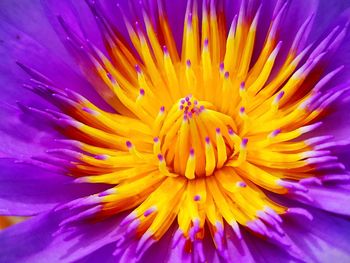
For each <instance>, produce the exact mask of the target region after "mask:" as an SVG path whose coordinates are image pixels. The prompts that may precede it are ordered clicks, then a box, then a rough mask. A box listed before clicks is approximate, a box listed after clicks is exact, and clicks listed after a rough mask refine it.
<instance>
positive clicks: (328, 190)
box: [298, 185, 350, 215]
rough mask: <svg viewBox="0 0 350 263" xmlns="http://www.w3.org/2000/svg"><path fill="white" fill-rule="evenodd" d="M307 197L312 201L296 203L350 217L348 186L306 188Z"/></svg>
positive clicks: (349, 191) (302, 200)
mask: <svg viewBox="0 0 350 263" xmlns="http://www.w3.org/2000/svg"><path fill="white" fill-rule="evenodd" d="M307 194H308V196H310V197H311V198H312V199H313V201H307V200H305V199H300V200H298V201H300V202H303V203H306V204H308V205H310V206H313V207H317V208H320V209H323V210H326V211H329V212H333V213H337V214H341V215H350V207H349V205H348V204H349V202H350V186H349V185H330V186H326V185H323V186H314V185H312V186H308V193H307Z"/></svg>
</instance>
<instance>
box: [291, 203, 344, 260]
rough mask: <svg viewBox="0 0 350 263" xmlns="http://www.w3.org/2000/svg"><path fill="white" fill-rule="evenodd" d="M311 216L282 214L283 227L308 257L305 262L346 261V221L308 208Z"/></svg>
mask: <svg viewBox="0 0 350 263" xmlns="http://www.w3.org/2000/svg"><path fill="white" fill-rule="evenodd" d="M308 210H309V212H311V214H312V215H313V218H314V219H313V220H312V221H310V222H309V223H307V224H305V221H304V219H303V218H301V217H300V218H299V217H298V218H295V217H294V216H293V217H290V218H287V217H286V218H285V220H284V229H285V230H286V232H287V234H288V235H289V236H290V238H291V239H292V240H293V241H294V242H295V244H296V245H297V246H298V248H299V249H301V250H302V251H303V252H304V255H306V256H307V257H308V258H307V259H305V260H306V261H307V262H309V261H312V262H332V261H334V262H347V261H348V259H349V257H350V249H349V246H348V244H349V236H350V221H349V220H348V219H346V218H343V217H340V216H337V215H332V214H330V213H328V212H323V211H321V210H318V209H309V208H308Z"/></svg>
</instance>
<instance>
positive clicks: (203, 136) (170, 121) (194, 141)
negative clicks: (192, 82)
mask: <svg viewBox="0 0 350 263" xmlns="http://www.w3.org/2000/svg"><path fill="white" fill-rule="evenodd" d="M158 126H161V127H159V132H158V137H157V138H156V139H155V148H158V149H159V152H157V151H156V154H157V155H158V158H159V159H160V160H161V161H163V157H164V159H165V162H166V166H167V168H168V169H169V171H171V172H172V173H175V174H178V175H182V176H185V177H186V178H188V179H194V178H195V177H202V176H209V175H211V174H213V172H214V170H215V169H220V168H222V167H223V166H224V165H225V163H226V161H228V160H229V159H234V158H236V155H237V153H238V150H239V148H240V144H241V139H240V137H239V136H238V135H236V134H235V130H236V125H235V123H234V121H233V119H232V118H231V117H230V116H228V115H226V114H224V113H221V112H219V111H217V110H216V109H215V106H214V105H213V104H211V103H210V102H207V101H199V100H197V99H196V98H194V97H193V96H192V95H188V96H186V97H184V98H182V99H180V100H179V101H178V102H177V103H175V104H174V105H173V106H172V107H171V109H170V110H169V111H168V112H167V113H165V112H164V113H163V116H162V119H161V120H160V121H159V125H158Z"/></svg>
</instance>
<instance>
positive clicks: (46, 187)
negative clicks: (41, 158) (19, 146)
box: [0, 159, 103, 216]
mask: <svg viewBox="0 0 350 263" xmlns="http://www.w3.org/2000/svg"><path fill="white" fill-rule="evenodd" d="M0 169H1V174H0V214H2V215H22V216H28V215H35V214H38V213H40V212H43V211H47V210H49V209H51V208H53V207H54V206H56V205H58V204H60V203H65V202H68V201H70V200H73V199H75V198H79V197H82V196H86V195H89V194H93V193H96V192H98V191H100V190H101V189H103V188H102V187H101V186H98V185H86V184H83V185H80V184H75V183H74V182H73V178H71V177H68V176H65V175H62V174H58V173H55V172H53V171H48V170H45V169H42V168H39V167H36V166H34V165H29V164H20V163H15V162H14V161H13V160H12V159H0Z"/></svg>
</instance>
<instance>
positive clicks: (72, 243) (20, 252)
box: [0, 210, 120, 262]
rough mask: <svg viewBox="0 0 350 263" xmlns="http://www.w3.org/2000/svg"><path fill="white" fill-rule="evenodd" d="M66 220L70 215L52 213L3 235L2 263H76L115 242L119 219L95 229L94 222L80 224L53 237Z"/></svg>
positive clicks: (20, 225)
mask: <svg viewBox="0 0 350 263" xmlns="http://www.w3.org/2000/svg"><path fill="white" fill-rule="evenodd" d="M66 216H67V211H64V210H62V211H61V212H50V213H46V214H43V215H41V216H37V217H34V218H32V219H29V220H27V221H25V222H23V223H20V224H17V225H14V226H12V227H10V228H8V229H6V230H4V231H2V232H1V233H0V243H1V245H2V249H1V251H0V262H23V261H25V262H43V259H45V260H44V261H50V262H73V261H76V260H78V259H80V258H84V257H86V256H87V255H90V254H92V253H94V252H95V251H96V250H98V249H100V248H102V247H104V246H106V245H108V244H111V243H113V242H114V241H115V236H114V234H115V232H116V229H117V226H118V224H119V221H120V220H119V218H111V219H108V220H104V221H101V222H95V223H94V224H93V225H92V224H91V222H86V223H84V222H81V223H80V224H79V225H76V226H75V228H74V230H73V231H72V232H62V233H60V234H59V235H53V234H54V233H55V232H56V231H57V230H58V229H59V226H58V225H59V223H60V222H61V221H62V220H64V218H65V217H66ZM109 255H110V256H111V254H109ZM111 257H112V256H111ZM103 258H104V259H105V258H106V255H104V257H103ZM83 262H84V261H83Z"/></svg>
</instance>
